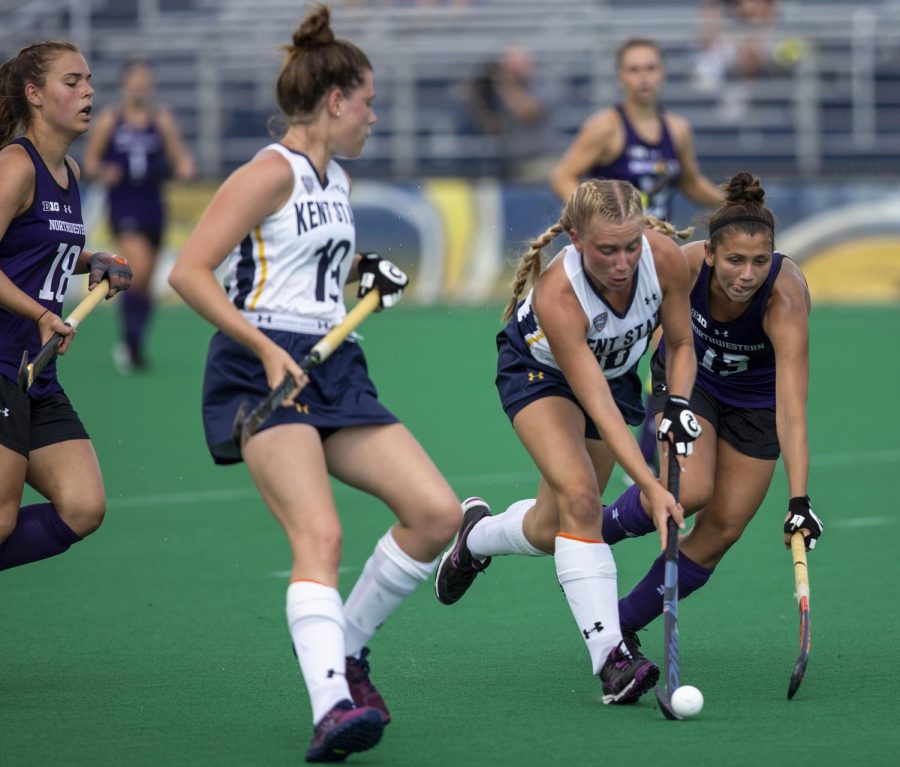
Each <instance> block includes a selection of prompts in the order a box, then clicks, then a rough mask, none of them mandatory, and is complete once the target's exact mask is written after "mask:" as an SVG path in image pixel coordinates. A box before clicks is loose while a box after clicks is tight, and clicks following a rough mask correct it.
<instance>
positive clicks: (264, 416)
mask: <svg viewBox="0 0 900 767" xmlns="http://www.w3.org/2000/svg"><path fill="white" fill-rule="evenodd" d="M380 303H381V294H380V293H379V292H378V289H377V288H376V289H374V290H370V291H369V292H368V293H366V295H364V296H363V297H362V298H361V299H360V301H359V302H358V303H357V304H356V306H354V307H353V309H352V310H351V311H350V312H349V313H348V314H347V316H346V317H344V319H343V321H342V322H341V323H340V324H339V325H336V326H335V327H333V328H332V329H331V330H329V331H328V334H327V335H325V336H323V337H322V338H321V339H319V341H317V342H316V345H315V346H313V348H312V349H310V350H309V353H308V354H307V355H306V356H305V357H304V358H303V359H302V360H300V368H301V369H302V370H303V371H304V372H308V371H309V370H311V369H312V368H314V367H316V365H321V364H322V363H323V362H324V361H325V360H327V359H328V358H329V357H330V356H331V354H332V352H333V351H334V350H335V349H337V347H338V346H340V345H341V344H342V343H343V341H344V339H345V338H346V337H347V336H348V335H350V333H352V332H353V331H354V330H355V329H356V328H357V327H358V326H359V324H360V323H361V322H362V321H363V320H364V319H365V318H366V317H368V316H369V315H370V314H371V313H372V312H373V311H375V310H376V309H377V308H378V306H379V304H380ZM296 387H297V381H296V380H295V379H294V377H293V376H292V375H286V376H285V377H284V379H283V380H282V382H281V383H280V384H278V386H276V387H275V388H274V389H272V391H270V392H269V393H268V394H267V395H266V397H265V399H263V401H262V402H260V403H259V404H258V405H257V406H256V407H255V408H253V410H249V405H248V404H247V403H246V402H242V403H241V405H240V407H239V408H238V411H237V414H236V415H235V417H234V426H233V427H232V439H233V440H234V444H235V445H237V447H238V449H243V447H244V445H246V444H247V440H248V439H250V437H252V436H253V435H254V434H256V432H257V431H258V430H259V427H260V426H262V425H263V424H264V423H265V422H266V421H267V420H268V419H269V418H270V417H271V416H272V414H273V413H274V412H275V411H276V410H277V409H278V407H279V405H280V404H281V402H282V400H283V399H284V398H285V397H287V395H288V394H290V393H291V390H292V389H295V388H296ZM248 410H249V412H248Z"/></svg>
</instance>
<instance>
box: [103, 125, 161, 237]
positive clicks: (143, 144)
mask: <svg viewBox="0 0 900 767" xmlns="http://www.w3.org/2000/svg"><path fill="white" fill-rule="evenodd" d="M103 161H104V162H106V163H110V164H112V165H116V166H118V167H119V169H120V170H121V172H122V176H121V178H120V179H119V181H118V182H117V183H115V184H112V185H111V186H110V187H109V190H108V200H109V217H110V219H111V220H112V222H113V224H114V225H116V226H121V227H124V228H126V229H132V230H138V231H144V230H147V231H162V227H163V213H164V211H163V182H164V181H165V179H166V174H167V172H168V169H167V164H166V155H165V142H164V141H163V137H162V133H160V130H159V127H158V126H157V124H156V121H155V120H150V121H149V122H148V123H147V124H146V125H145V126H141V127H136V126H134V125H131V124H129V123H127V122H125V121H124V120H123V119H122V116H121V115H120V116H119V117H118V118H117V119H116V125H115V127H114V128H113V132H112V135H111V136H110V139H109V146H108V147H107V149H106V153H105V154H104V156H103Z"/></svg>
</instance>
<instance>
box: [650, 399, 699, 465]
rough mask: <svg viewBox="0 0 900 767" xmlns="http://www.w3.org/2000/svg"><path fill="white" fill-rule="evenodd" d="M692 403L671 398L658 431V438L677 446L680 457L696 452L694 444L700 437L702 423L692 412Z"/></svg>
mask: <svg viewBox="0 0 900 767" xmlns="http://www.w3.org/2000/svg"><path fill="white" fill-rule="evenodd" d="M690 407H691V403H690V402H688V401H687V400H686V399H685V398H684V397H674V396H670V397H669V398H668V399H667V400H666V406H665V407H664V408H663V416H662V420H661V421H660V422H659V429H657V431H656V438H657V439H658V440H660V441H662V440H667V441H668V442H671V443H672V444H673V445H675V452H676V453H677V454H678V455H690V454H691V453H693V452H694V445H693V442H694V440H695V439H697V437H699V436H700V431H701V429H700V423H699V422H698V421H697V418H696V417H695V416H694V414H693V413H692V412H691V409H690Z"/></svg>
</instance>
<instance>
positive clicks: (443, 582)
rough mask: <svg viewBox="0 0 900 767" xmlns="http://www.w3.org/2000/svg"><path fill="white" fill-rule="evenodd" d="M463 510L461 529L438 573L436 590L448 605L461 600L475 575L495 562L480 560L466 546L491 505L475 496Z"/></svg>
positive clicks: (436, 574)
mask: <svg viewBox="0 0 900 767" xmlns="http://www.w3.org/2000/svg"><path fill="white" fill-rule="evenodd" d="M462 510H463V518H462V524H461V525H460V527H459V532H458V533H457V534H456V538H455V539H454V540H453V545H452V546H451V547H450V548H449V549H448V550H447V551H446V552H445V553H444V556H442V557H441V563H440V564H439V565H438V569H437V572H436V573H435V576H434V593H435V594H436V595H437V598H438V601H439V602H441V603H443V604H445V605H452V604H453V603H454V602H458V601H459V600H460V599H461V598H462V596H463V594H465V593H466V591H468V590H469V586H471V585H472V581H474V580H475V576H476V575H478V573H480V572H483V571H484V570H486V569H487V566H488V565H489V564H490V563H491V558H490V557H485V558H484V559H478V558H477V557H474V556H472V553H471V552H470V551H469V548H468V546H466V539H467V538H468V537H469V533H470V532H471V531H472V528H473V527H474V526H475V524H476V523H477V522H478V521H479V520H482V519H484V518H485V517H489V516H491V508H490V506H488V505H487V503H486V502H485V500H484V499H483V498H478V497H472V498H466V500H464V501H463V502H462Z"/></svg>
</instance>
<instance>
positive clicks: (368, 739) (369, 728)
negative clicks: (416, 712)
mask: <svg viewBox="0 0 900 767" xmlns="http://www.w3.org/2000/svg"><path fill="white" fill-rule="evenodd" d="M383 731H384V721H383V720H382V718H381V714H380V713H379V712H378V711H377V710H375V709H374V708H368V707H362V708H357V707H356V706H355V705H353V703H352V702H351V701H349V700H341V701H338V702H337V703H335V704H334V706H332V707H331V709H329V711H328V713H327V714H325V716H323V717H322V719H321V720H319V723H318V724H317V725H316V727H315V730H313V739H312V742H311V743H310V744H309V748H308V749H307V751H306V761H307V762H343V761H344V759H346V758H347V757H348V756H349V755H350V754H354V753H357V752H359V751H368V750H369V749H370V748H372V746H374V745H376V744H377V743H378V741H379V740H381V733H382V732H383Z"/></svg>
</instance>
